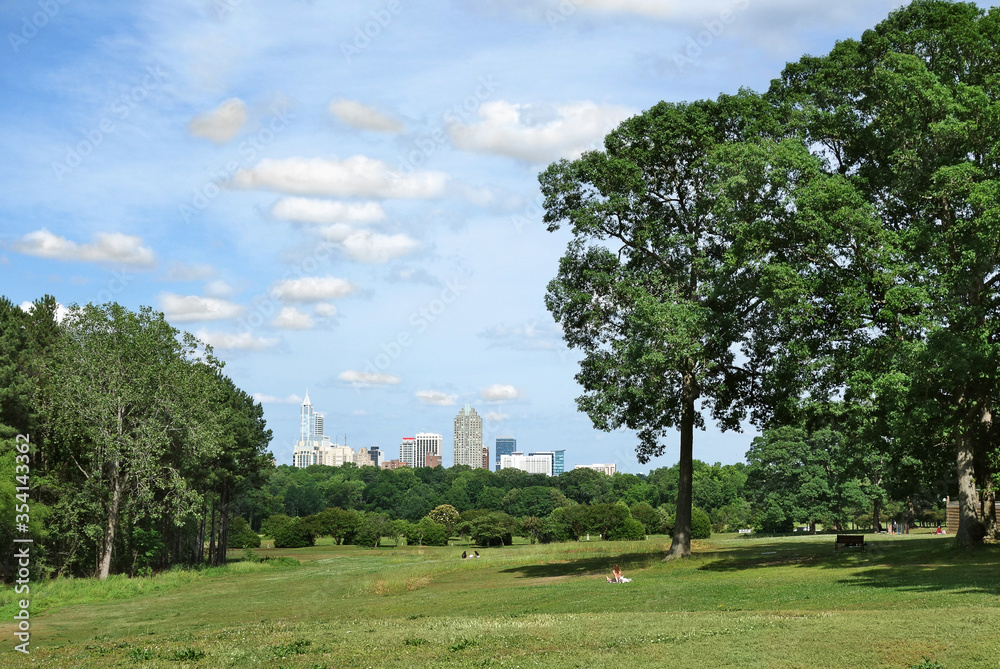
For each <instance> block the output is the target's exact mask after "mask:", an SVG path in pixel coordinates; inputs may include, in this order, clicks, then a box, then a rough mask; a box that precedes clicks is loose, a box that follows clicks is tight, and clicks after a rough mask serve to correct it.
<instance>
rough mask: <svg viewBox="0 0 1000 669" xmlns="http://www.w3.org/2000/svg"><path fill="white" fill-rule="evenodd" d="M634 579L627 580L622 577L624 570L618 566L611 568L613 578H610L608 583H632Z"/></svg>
mask: <svg viewBox="0 0 1000 669" xmlns="http://www.w3.org/2000/svg"><path fill="white" fill-rule="evenodd" d="M631 582H632V579H630V578H625V577H624V576H623V575H622V568H621V566H619V565H618V564H615V565H614V566H613V567H611V576H610V577H609V578H608V583H631Z"/></svg>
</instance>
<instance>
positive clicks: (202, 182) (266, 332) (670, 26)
mask: <svg viewBox="0 0 1000 669" xmlns="http://www.w3.org/2000/svg"><path fill="white" fill-rule="evenodd" d="M901 4H903V3H900V2H886V1H881V0H880V1H878V2H861V1H860V0H851V1H848V2H843V3H826V4H813V5H802V4H801V3H789V2H787V1H785V0H761V1H759V2H752V3H751V2H748V1H747V0H708V1H706V2H703V3H698V4H697V5H692V4H683V3H678V2H667V1H664V0H627V1H623V2H609V1H606V0H565V1H556V0H492V1H490V2H485V3H476V4H475V5H474V6H469V5H468V4H467V3H458V2H454V1H453V0H437V1H432V2H428V3H426V4H424V5H421V6H420V7H417V6H413V5H410V4H408V3H404V2H401V1H397V0H388V1H385V0H377V1H368V0H365V1H363V2H358V3H330V2H323V1H319V0H317V1H316V2H311V1H310V2H306V1H304V0H302V1H298V2H293V3H288V4H284V5H281V6H274V5H270V4H268V3H265V2H262V1H258V0H239V1H233V0H190V1H181V2H165V1H162V0H160V1H154V2H149V3H124V2H109V3H102V4H101V5H99V6H94V5H86V6H85V5H82V4H77V3H66V4H62V3H58V2H56V3H51V6H50V5H46V6H47V7H50V10H44V9H42V8H41V7H42V6H41V5H40V4H39V3H38V2H37V0H33V1H28V2H24V1H21V0H15V1H14V2H10V3H7V5H6V6H5V12H4V17H3V20H2V21H0V23H2V25H3V28H4V29H3V31H2V33H3V35H4V40H3V41H4V44H3V46H2V47H0V82H2V84H3V89H4V91H5V94H4V99H3V101H2V102H0V119H2V122H3V127H4V128H5V132H4V133H3V135H2V136H0V146H2V147H3V149H4V150H5V151H6V155H7V156H8V160H6V161H5V162H4V164H3V165H2V166H0V217H2V219H3V221H4V225H3V229H2V231H0V276H3V279H4V291H3V292H4V294H5V295H7V296H8V297H9V298H10V299H11V300H13V301H14V302H15V303H18V304H21V303H24V302H28V301H30V300H33V299H35V298H38V297H40V296H41V295H43V294H51V295H53V296H55V297H56V299H57V300H58V301H59V302H60V303H61V304H63V305H70V304H72V303H79V304H86V303H88V302H101V303H103V302H108V301H118V302H120V303H121V304H123V305H125V306H126V307H128V308H130V309H133V310H137V309H138V308H139V307H140V306H143V305H148V306H151V307H153V308H154V309H156V310H158V311H162V312H163V313H164V314H165V315H166V318H167V320H168V321H169V322H170V323H171V324H172V325H173V326H174V327H176V328H178V329H180V330H187V331H190V332H192V333H193V334H195V335H196V336H198V337H199V338H201V339H202V340H203V341H205V342H207V343H209V344H211V345H212V346H213V347H214V348H215V352H216V354H217V355H218V356H219V357H220V358H221V359H223V360H224V361H226V367H225V370H224V372H225V373H226V374H227V375H229V376H230V377H232V378H233V380H234V382H235V383H236V385H238V386H239V387H241V388H243V389H245V390H246V391H247V392H249V393H251V394H253V395H254V396H255V398H256V399H257V400H258V401H260V402H261V403H262V404H263V407H264V412H265V419H266V420H267V424H268V427H269V428H271V429H272V430H273V433H274V439H273V441H272V443H271V450H272V452H273V453H274V455H275V457H276V460H277V462H278V463H284V464H290V463H291V460H292V451H293V448H294V445H295V442H296V440H297V439H298V436H299V430H300V416H299V415H298V407H299V405H300V404H301V402H302V400H303V395H300V394H299V393H302V392H303V390H304V389H305V388H306V387H308V388H309V393H310V397H311V399H312V402H313V404H314V405H315V406H317V407H322V408H323V410H324V411H323V413H324V414H325V416H324V420H325V431H326V433H327V434H329V435H331V436H333V435H338V436H340V435H345V434H346V435H348V438H349V441H350V444H352V445H357V446H369V445H378V446H380V447H381V448H383V449H385V450H386V452H387V453H389V454H390V455H391V456H392V457H395V455H396V452H397V451H396V449H397V448H398V445H399V439H400V438H401V436H412V435H413V434H415V433H416V432H420V431H435V432H439V433H441V434H443V435H444V436H445V462H444V464H445V465H446V466H447V465H450V458H451V456H452V452H453V451H452V445H451V444H450V443H449V442H450V441H451V439H452V435H451V429H449V428H448V426H450V425H452V424H453V420H454V416H455V414H456V412H457V411H458V410H459V408H460V407H462V406H464V405H465V404H472V405H474V406H476V407H477V409H478V411H479V413H480V415H481V416H482V420H483V444H484V445H487V446H489V447H490V449H491V463H492V462H493V453H492V449H493V448H494V445H495V439H496V437H498V436H504V435H515V436H516V437H517V440H518V448H519V449H520V450H524V451H525V452H528V451H545V450H551V449H563V448H565V449H566V450H567V452H568V453H571V454H572V455H571V460H572V462H575V463H588V462H592V463H600V462H616V463H617V465H618V471H624V472H634V473H641V472H647V471H649V470H650V469H651V468H656V467H662V466H669V465H670V464H672V463H674V462H676V460H677V441H678V440H677V436H676V433H675V434H672V435H670V436H668V438H667V439H666V440H665V445H666V449H665V453H664V455H663V456H661V457H660V458H656V459H654V460H652V461H650V462H649V463H648V464H640V463H638V461H637V460H636V457H635V445H636V437H635V435H634V434H633V433H632V432H631V431H627V430H622V431H618V432H614V433H605V432H602V431H600V430H597V429H595V428H594V427H593V426H592V424H591V422H590V420H589V419H588V418H587V416H585V415H584V414H581V413H580V412H579V411H578V410H577V408H576V401H575V399H576V397H577V396H578V395H580V393H581V388H580V386H579V385H578V384H577V383H576V382H575V380H574V378H573V377H574V375H575V374H576V373H577V372H578V364H577V361H578V360H579V356H578V355H577V354H576V353H575V352H573V351H570V350H569V349H568V348H567V347H566V346H565V344H564V343H563V341H562V337H561V331H560V329H559V327H558V326H557V325H556V324H555V323H554V321H553V320H552V317H551V316H550V315H549V313H548V312H547V311H546V309H545V305H544V295H545V290H546V285H547V283H548V281H550V280H551V279H552V278H553V277H554V276H555V274H556V271H557V268H558V262H559V258H560V257H561V255H562V254H563V253H564V251H565V247H566V243H567V241H568V240H569V234H568V233H567V232H566V231H565V230H560V231H557V232H556V233H550V232H548V231H547V230H546V227H545V224H544V223H543V221H542V216H543V211H542V208H541V205H540V202H539V190H538V182H537V175H538V173H539V172H540V171H541V170H543V169H545V167H546V166H547V165H548V164H550V163H551V162H553V161H556V160H559V159H562V158H568V159H572V158H575V157H578V156H579V155H580V154H581V152H583V151H585V150H588V149H592V148H599V147H600V144H601V140H602V138H603V137H604V135H605V134H606V133H607V132H608V131H609V130H611V129H612V128H614V127H615V126H616V125H617V124H618V123H619V122H621V121H622V120H624V119H625V118H627V117H629V116H631V115H634V114H636V113H639V112H641V111H642V110H644V109H648V108H649V107H651V106H653V105H654V104H656V103H657V102H659V101H660V100H667V101H675V102H679V101H689V100H696V99H703V98H714V97H716V96H717V95H718V94H719V93H722V92H724V93H735V92H737V90H738V89H739V87H740V86H750V87H752V88H754V89H755V90H764V89H766V88H767V86H768V84H769V82H770V80H771V79H772V78H774V77H777V76H778V75H779V73H780V71H781V69H782V68H783V67H784V65H785V63H786V62H788V61H794V60H798V59H799V58H800V57H801V56H802V55H803V54H804V53H813V54H817V55H818V54H822V53H826V52H827V51H829V49H830V48H831V47H832V46H833V45H834V43H835V42H836V41H837V40H838V39H843V38H848V37H857V36H859V35H860V33H861V31H862V30H864V29H865V28H868V27H870V26H872V25H874V24H875V23H877V22H878V21H880V20H881V19H883V18H884V17H885V16H886V15H887V14H888V13H889V12H890V11H891V10H892V9H894V8H896V7H899V6H901ZM983 6H985V5H983ZM53 8H54V9H53ZM46 12H47V13H46ZM39 16H41V17H42V18H38V17H39ZM401 427H402V428H406V429H408V430H410V431H411V432H410V434H409V435H404V434H403V432H402V431H401V429H400V428H401ZM745 428H746V429H745V431H744V432H742V433H731V432H730V433H721V432H720V431H719V430H718V429H716V428H715V427H714V426H711V425H709V427H708V429H707V431H706V432H704V433H699V434H697V435H696V436H695V453H694V456H695V457H696V458H698V459H701V460H704V461H706V462H716V461H719V462H723V463H733V462H739V461H742V460H743V457H744V453H745V452H746V450H747V449H748V448H749V446H750V442H751V440H752V438H753V437H754V436H755V434H756V431H755V430H754V429H753V428H752V427H751V426H749V425H746V426H745ZM337 440H338V439H337V437H334V441H337Z"/></svg>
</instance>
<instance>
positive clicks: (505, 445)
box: [496, 437, 517, 471]
mask: <svg viewBox="0 0 1000 669" xmlns="http://www.w3.org/2000/svg"><path fill="white" fill-rule="evenodd" d="M516 450H517V439H515V438H514V437H497V447H496V456H497V459H496V463H497V469H496V470H497V471H500V456H501V455H510V454H511V453H513V452H514V451H516Z"/></svg>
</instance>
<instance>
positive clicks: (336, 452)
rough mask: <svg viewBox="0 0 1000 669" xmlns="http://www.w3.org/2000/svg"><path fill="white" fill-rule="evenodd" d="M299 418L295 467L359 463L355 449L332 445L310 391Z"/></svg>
mask: <svg viewBox="0 0 1000 669" xmlns="http://www.w3.org/2000/svg"><path fill="white" fill-rule="evenodd" d="M299 417H300V420H299V440H298V441H297V442H296V443H295V451H294V452H293V453H292V464H293V465H294V466H296V467H308V466H309V465H330V466H332V467H339V466H340V465H342V464H344V463H345V462H355V463H356V462H357V453H355V452H354V450H353V449H351V448H349V447H348V446H346V445H345V446H341V445H340V444H334V443H332V442H331V441H330V437H328V436H326V435H325V434H324V428H325V425H324V423H325V421H324V416H323V414H321V413H319V412H317V411H314V410H313V405H312V402H310V401H309V391H308V390H306V397H305V399H304V400H302V406H301V407H300V412H299Z"/></svg>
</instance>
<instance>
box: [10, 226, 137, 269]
mask: <svg viewBox="0 0 1000 669" xmlns="http://www.w3.org/2000/svg"><path fill="white" fill-rule="evenodd" d="M11 248H13V249H14V250H15V251H17V252H18V253H24V254H25V255H30V256H37V257H39V258H52V259H55V260H82V261H85V262H103V263H119V264H123V265H135V266H137V267H149V266H152V265H154V264H155V263H156V258H155V257H154V255H153V251H152V249H150V248H149V247H147V246H143V245H142V240H141V239H140V238H139V237H135V236H133V235H125V234H122V233H120V232H98V233H96V234H95V235H94V236H93V241H92V242H91V243H90V244H77V243H76V242H72V241H70V240H68V239H66V238H65V237H60V236H58V235H54V234H52V233H51V232H49V231H48V230H46V229H45V228H42V229H41V230H35V231H34V232H29V233H28V234H26V235H25V236H23V237H21V239H19V240H18V241H16V242H14V243H13V244H12V245H11Z"/></svg>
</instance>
